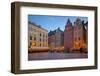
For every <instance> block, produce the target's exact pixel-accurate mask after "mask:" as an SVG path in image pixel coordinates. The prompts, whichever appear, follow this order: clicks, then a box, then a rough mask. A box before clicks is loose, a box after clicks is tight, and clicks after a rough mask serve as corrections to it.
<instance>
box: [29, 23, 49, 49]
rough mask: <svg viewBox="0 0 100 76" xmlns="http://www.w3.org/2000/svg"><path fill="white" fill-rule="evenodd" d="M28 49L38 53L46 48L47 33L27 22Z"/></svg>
mask: <svg viewBox="0 0 100 76" xmlns="http://www.w3.org/2000/svg"><path fill="white" fill-rule="evenodd" d="M28 48H29V49H31V50H32V51H40V50H45V49H47V48H48V31H47V30H46V29H44V28H42V27H41V26H39V25H36V24H35V23H31V22H28Z"/></svg>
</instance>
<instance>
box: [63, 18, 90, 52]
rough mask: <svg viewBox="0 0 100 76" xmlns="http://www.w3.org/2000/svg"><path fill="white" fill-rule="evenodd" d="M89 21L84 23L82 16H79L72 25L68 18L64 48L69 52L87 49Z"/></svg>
mask: <svg viewBox="0 0 100 76" xmlns="http://www.w3.org/2000/svg"><path fill="white" fill-rule="evenodd" d="M87 26H88V22H86V23H84V21H81V19H80V18H77V19H76V21H75V22H74V24H73V25H72V23H71V21H70V20H69V19H68V20H67V23H66V25H65V30H64V50H65V51H67V52H69V51H71V52H73V51H83V50H82V49H85V52H86V51H87V40H88V38H87V36H88V35H87V34H88V28H87Z"/></svg>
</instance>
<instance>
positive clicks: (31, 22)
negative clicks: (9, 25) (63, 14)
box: [28, 21, 48, 31]
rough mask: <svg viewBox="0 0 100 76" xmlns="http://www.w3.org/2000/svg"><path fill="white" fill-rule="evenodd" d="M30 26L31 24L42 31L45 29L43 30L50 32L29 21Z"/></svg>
mask: <svg viewBox="0 0 100 76" xmlns="http://www.w3.org/2000/svg"><path fill="white" fill-rule="evenodd" d="M28 24H31V25H33V26H36V27H38V28H40V29H43V30H45V31H48V30H46V29H44V28H42V27H41V26H40V25H37V24H35V23H34V22H30V21H28Z"/></svg>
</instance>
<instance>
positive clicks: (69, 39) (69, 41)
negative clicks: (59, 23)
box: [64, 19, 73, 52]
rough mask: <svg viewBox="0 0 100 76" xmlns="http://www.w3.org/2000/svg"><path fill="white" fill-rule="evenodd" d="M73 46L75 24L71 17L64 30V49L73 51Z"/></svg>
mask: <svg viewBox="0 0 100 76" xmlns="http://www.w3.org/2000/svg"><path fill="white" fill-rule="evenodd" d="M72 48H73V26H72V23H71V21H70V19H68V20H67V23H66V25H65V30H64V50H65V51H66V52H69V51H71V49H72Z"/></svg>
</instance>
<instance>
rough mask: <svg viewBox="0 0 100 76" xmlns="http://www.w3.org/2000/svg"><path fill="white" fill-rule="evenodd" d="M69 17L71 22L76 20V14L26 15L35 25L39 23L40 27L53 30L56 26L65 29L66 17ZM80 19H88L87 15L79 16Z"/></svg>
mask: <svg viewBox="0 0 100 76" xmlns="http://www.w3.org/2000/svg"><path fill="white" fill-rule="evenodd" d="M68 18H69V19H70V21H71V22H72V24H73V23H74V22H75V20H76V18H77V17H76V16H50V15H28V21H30V22H33V23H35V24H37V25H40V26H41V27H42V28H44V29H46V30H48V32H49V31H50V30H52V31H53V30H55V29H57V28H58V27H60V29H61V30H62V31H64V29H65V24H66V22H67V19H68ZM79 18H80V19H81V20H84V21H85V22H86V21H88V18H87V17H79Z"/></svg>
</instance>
